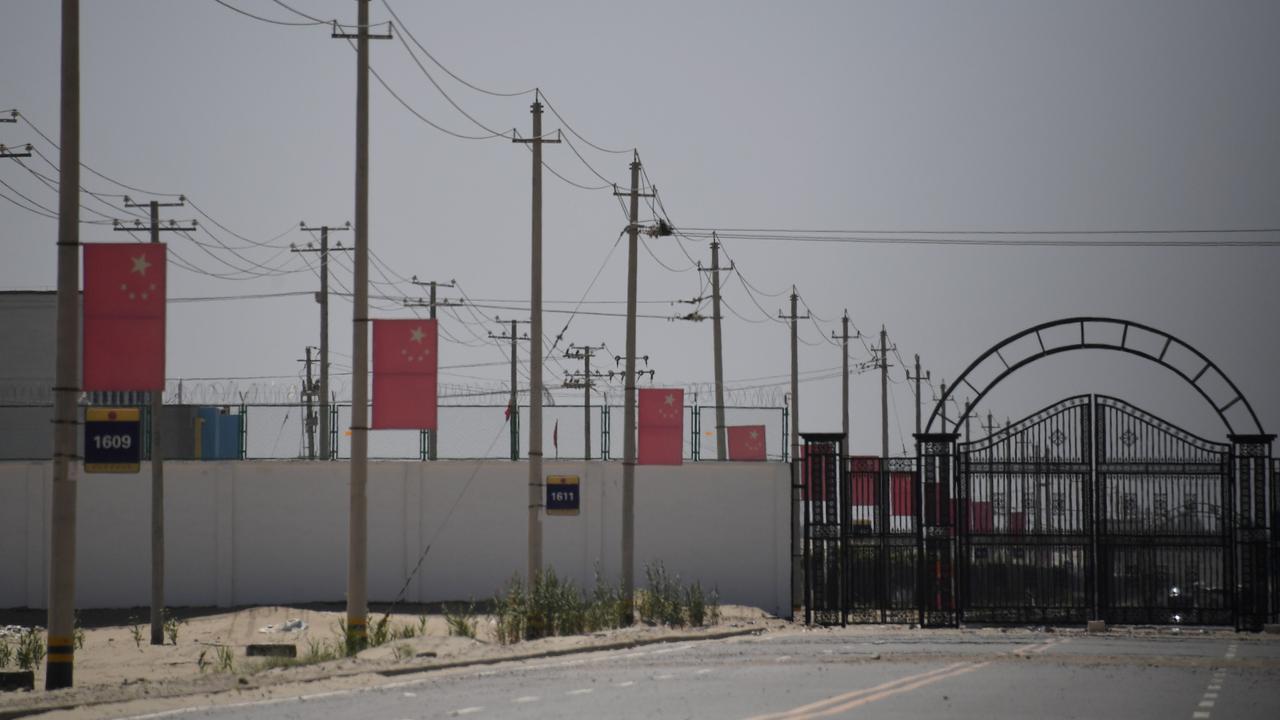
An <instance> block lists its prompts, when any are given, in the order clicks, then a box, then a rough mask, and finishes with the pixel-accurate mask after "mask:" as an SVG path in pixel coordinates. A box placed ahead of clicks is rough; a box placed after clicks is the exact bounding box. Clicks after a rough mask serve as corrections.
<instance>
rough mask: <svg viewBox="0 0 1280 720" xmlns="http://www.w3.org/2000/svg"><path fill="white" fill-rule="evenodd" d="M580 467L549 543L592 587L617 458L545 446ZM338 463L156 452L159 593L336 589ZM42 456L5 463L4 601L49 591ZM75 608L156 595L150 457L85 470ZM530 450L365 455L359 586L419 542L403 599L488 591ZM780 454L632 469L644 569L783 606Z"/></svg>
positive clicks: (284, 597)
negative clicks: (160, 476)
mask: <svg viewBox="0 0 1280 720" xmlns="http://www.w3.org/2000/svg"><path fill="white" fill-rule="evenodd" d="M545 472H546V473H547V474H548V475H553V474H561V475H578V476H580V477H581V478H582V512H581V514H580V515H578V516H570V517H560V516H552V517H545V518H544V521H543V535H544V559H545V564H546V565H547V566H550V567H553V568H555V570H556V572H557V574H559V575H561V576H568V577H570V578H572V579H574V580H575V581H576V582H577V583H579V585H582V586H586V587H590V585H591V584H593V582H594V572H595V567H596V566H597V565H598V566H599V567H600V569H601V570H602V571H603V572H604V574H605V576H606V577H607V578H608V579H609V580H610V581H611V582H616V581H617V579H618V577H619V567H620V561H621V549H620V535H621V498H622V466H621V464H619V463H612V462H610V463H602V462H591V463H584V462H581V461H579V462H573V463H569V462H564V463H560V462H550V461H549V462H546V463H545ZM349 475H350V468H349V465H348V464H347V463H346V462H332V463H320V462H300V461H280V462H271V461H258V462H166V463H165V476H166V477H165V499H166V504H165V512H166V558H165V561H166V562H165V564H166V600H167V602H168V604H170V605H174V606H188V605H190V606H208V605H218V606H233V605H250V604H263V603H289V602H306V601H341V600H342V599H343V598H344V596H345V587H346V557H347V554H346V547H347V494H348V491H347V487H348V479H349ZM51 476H52V468H51V465H50V464H49V463H47V462H45V463H23V462H9V463H0V607H45V605H46V593H47V590H46V586H47V572H48V571H47V568H48V546H49V527H48V523H49V520H48V518H49V503H50V482H51ZM79 477H80V479H79V483H78V485H79V490H78V517H77V523H76V527H77V547H78V555H77V561H76V606H77V607H86V608H100V607H132V606H144V605H147V604H148V602H149V598H148V593H149V590H148V588H149V578H150V559H149V558H150V530H149V527H150V525H149V512H150V511H149V504H150V468H149V466H148V465H147V464H145V463H144V464H143V467H142V472H141V473H139V474H137V475H84V474H81V475H80V476H79ZM527 480H528V466H527V465H526V464H525V463H523V462H518V463H517V462H510V461H493V460H490V461H480V462H464V461H447V462H434V463H424V462H375V463H371V465H370V470H369V589H370V593H369V594H370V597H371V598H372V599H373V600H374V601H386V600H391V599H393V598H394V597H395V596H396V593H397V592H398V591H399V590H400V587H401V586H402V584H403V583H404V580H405V578H406V577H407V576H408V575H409V573H410V572H411V571H412V570H413V567H414V565H415V564H416V563H417V561H418V557H419V554H420V553H421V551H422V549H423V548H424V547H426V545H427V544H430V545H431V549H430V551H429V553H428V555H427V558H426V559H425V560H424V561H423V564H422V569H421V570H420V571H419V574H418V575H417V576H416V577H415V578H414V580H413V582H412V583H411V584H410V586H409V588H408V590H407V592H406V599H407V600H408V601H410V602H434V601H440V600H468V599H471V598H476V599H480V598H487V597H490V596H492V595H493V593H494V591H495V590H497V589H498V588H499V587H500V586H502V585H503V584H504V583H505V581H506V580H507V579H509V578H510V577H512V576H513V575H515V574H520V575H523V574H524V569H525V552H526V547H525V540H526V532H527V530H526V510H525V507H526V505H527V499H526V487H527V485H526V483H527ZM789 503H790V500H789V488H788V473H787V466H786V465H784V464H782V463H690V464H686V465H683V466H680V467H640V468H637V470H636V525H635V527H636V574H637V585H638V586H641V587H643V586H644V577H643V571H644V564H645V563H646V562H650V561H656V560H661V561H662V562H663V563H664V564H665V566H666V567H667V569H668V570H669V571H670V572H673V573H679V575H680V576H681V578H682V579H683V580H684V581H692V580H700V581H701V582H702V585H703V587H704V588H707V589H710V588H711V587H718V588H719V591H720V595H721V598H722V601H723V602H728V603H742V604H748V605H754V606H758V607H761V608H763V609H765V610H767V611H769V612H773V613H783V612H786V611H787V610H788V607H789V594H790V589H789V579H790V568H789V563H790V557H789V554H790V534H789V528H790V521H789Z"/></svg>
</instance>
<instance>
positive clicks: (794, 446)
mask: <svg viewBox="0 0 1280 720" xmlns="http://www.w3.org/2000/svg"><path fill="white" fill-rule="evenodd" d="M799 300H800V295H799V293H797V292H796V286H795V285H792V286H791V314H790V315H789V316H785V317H786V319H787V320H789V321H790V322H791V427H790V430H791V432H790V434H791V609H792V611H793V612H795V613H799V612H800V607H801V605H802V604H803V603H804V553H803V549H804V548H803V546H804V537H803V535H802V533H803V528H802V527H801V525H802V521H803V519H802V514H803V513H802V509H803V508H802V505H801V503H803V502H804V485H803V483H802V482H801V480H802V479H803V478H802V473H801V470H800V331H799V327H798V324H797V321H798V320H807V319H808V318H809V314H808V313H805V314H804V315H797V314H796V311H797V309H798V307H797V304H796V303H797V302H799Z"/></svg>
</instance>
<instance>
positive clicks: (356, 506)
mask: <svg viewBox="0 0 1280 720" xmlns="http://www.w3.org/2000/svg"><path fill="white" fill-rule="evenodd" d="M356 3H357V4H356V7H357V9H358V10H357V15H356V18H357V19H356V32H354V33H343V32H338V23H337V21H336V20H335V21H334V23H333V32H332V34H331V37H334V38H340V39H343V40H351V39H354V40H355V41H356V168H355V170H356V178H355V180H356V183H355V185H356V188H355V205H356V224H355V231H354V235H355V258H354V263H353V265H354V269H355V272H354V273H353V274H354V278H353V285H354V288H353V290H354V293H355V298H353V303H352V305H353V306H352V309H351V488H350V490H351V502H350V517H349V520H348V524H347V531H348V540H347V626H346V627H347V637H346V642H347V648H348V650H349V651H350V650H360V649H363V648H364V647H365V645H366V644H367V641H368V620H369V568H368V561H369V497H368V481H369V40H370V39H371V38H376V39H390V37H391V33H390V32H388V33H386V34H385V35H374V34H372V33H370V32H369V0H356Z"/></svg>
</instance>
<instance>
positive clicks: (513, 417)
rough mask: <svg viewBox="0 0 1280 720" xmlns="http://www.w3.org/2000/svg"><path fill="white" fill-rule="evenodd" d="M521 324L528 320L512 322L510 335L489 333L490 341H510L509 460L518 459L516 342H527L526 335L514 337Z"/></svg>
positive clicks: (518, 421)
mask: <svg viewBox="0 0 1280 720" xmlns="http://www.w3.org/2000/svg"><path fill="white" fill-rule="evenodd" d="M494 321H495V322H498V323H501V322H502V318H496V317H495V318H494ZM517 322H521V323H525V324H528V322H529V321H528V320H512V321H511V334H510V335H494V334H493V333H492V332H491V333H489V338H490V339H491V340H510V341H511V399H510V400H508V401H507V420H508V422H510V423H511V459H512V460H519V459H520V405H519V404H518V403H519V396H518V393H519V385H517V381H518V378H517V377H516V357H517V355H518V353H517V348H516V342H517V341H519V340H529V335H528V333H526V334H525V335H524V336H523V337H521V336H519V335H516V323H517Z"/></svg>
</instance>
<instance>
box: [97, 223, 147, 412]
mask: <svg viewBox="0 0 1280 720" xmlns="http://www.w3.org/2000/svg"><path fill="white" fill-rule="evenodd" d="M164 316H165V246H164V244H163V243H149V244H146V245H140V244H137V243H106V244H95V245H85V246H84V321H83V332H84V335H83V340H84V348H83V352H84V357H83V372H84V379H83V383H82V385H81V387H82V389H84V390H90V391H93V390H125V391H128V390H161V391H163V390H164Z"/></svg>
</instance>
